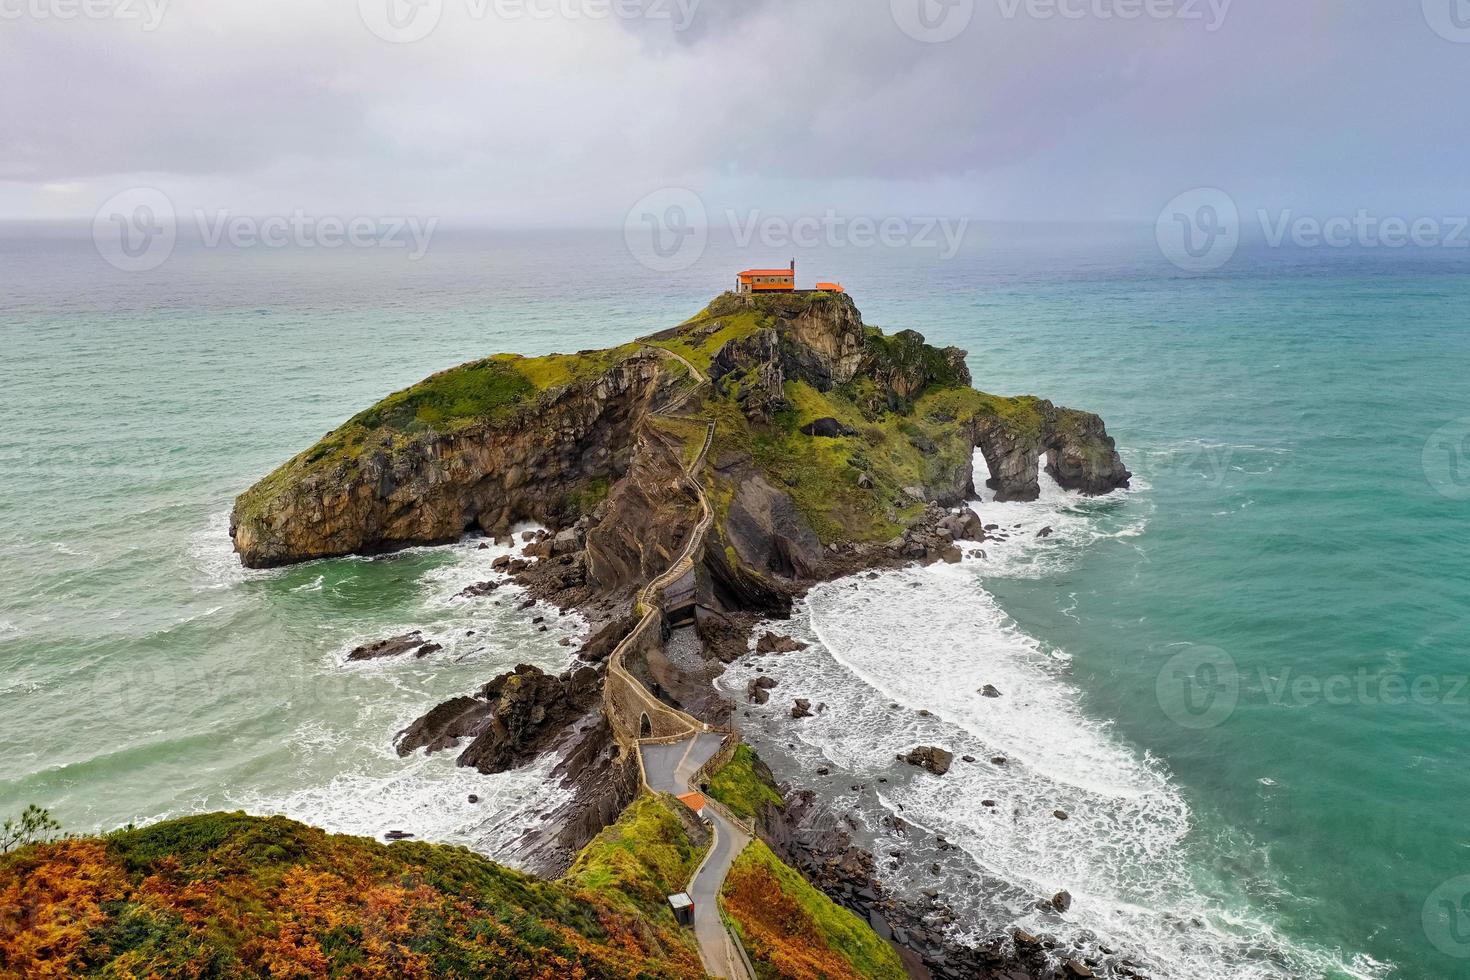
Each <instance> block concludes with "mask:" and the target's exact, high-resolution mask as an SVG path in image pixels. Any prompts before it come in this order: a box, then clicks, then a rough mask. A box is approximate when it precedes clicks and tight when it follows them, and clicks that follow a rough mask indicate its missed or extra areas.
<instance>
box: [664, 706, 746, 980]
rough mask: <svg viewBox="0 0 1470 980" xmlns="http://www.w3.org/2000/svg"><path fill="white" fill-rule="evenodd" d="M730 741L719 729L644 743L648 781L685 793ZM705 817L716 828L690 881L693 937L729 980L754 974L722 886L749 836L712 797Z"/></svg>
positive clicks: (710, 967) (715, 970)
mask: <svg viewBox="0 0 1470 980" xmlns="http://www.w3.org/2000/svg"><path fill="white" fill-rule="evenodd" d="M724 741H725V736H723V735H717V734H714V733H706V734H700V735H695V736H694V737H692V738H687V739H685V740H684V741H682V742H672V743H666V744H647V743H645V744H643V745H640V746H639V747H638V751H639V752H641V753H642V754H643V771H644V773H645V775H646V778H647V780H648V786H649V788H650V789H653V790H655V791H657V792H660V793H673V794H674V795H675V796H682V795H683V794H685V793H689V792H694V791H697V790H698V789H699V787H697V786H694V785H693V784H692V782H691V781H692V780H693V779H694V774H695V773H696V772H698V771H699V767H700V766H702V765H704V764H705V763H706V762H707V761H709V759H710V758H712V757H713V756H714V754H715V753H716V752H718V751H719V750H720V745H721V744H722V743H723V742H724ZM704 815H705V817H706V818H707V819H708V820H709V822H710V827H711V828H712V829H713V831H714V839H713V840H712V841H710V846H709V853H708V854H706V855H705V858H704V861H703V863H701V864H700V866H699V870H697V871H695V872H694V880H693V881H691V882H690V883H689V897H690V898H692V899H694V938H695V939H696V940H697V941H698V942H699V958H700V959H701V960H702V961H703V962H704V968H705V970H706V971H707V972H708V973H709V974H710V976H714V977H726V978H728V980H754V978H752V977H750V975H749V973H748V972H747V971H746V969H745V961H744V960H743V959H741V957H740V954H739V953H737V952H736V951H735V946H734V943H733V942H732V941H731V939H730V934H729V933H728V932H727V931H726V930H725V923H724V922H723V921H721V919H720V889H721V888H722V887H723V886H724V884H725V876H726V875H728V874H729V873H730V866H731V865H733V864H734V863H735V859H736V858H737V857H739V856H740V852H741V851H743V850H745V845H747V844H749V843H750V836H749V835H748V834H746V833H745V831H743V830H741V829H740V828H739V827H738V826H736V825H735V824H734V823H733V822H732V821H731V820H730V819H729V818H728V817H727V816H725V814H724V813H723V812H722V810H721V809H720V807H719V805H718V804H717V803H715V802H713V801H710V802H709V804H708V805H707V806H706V807H705V810H704Z"/></svg>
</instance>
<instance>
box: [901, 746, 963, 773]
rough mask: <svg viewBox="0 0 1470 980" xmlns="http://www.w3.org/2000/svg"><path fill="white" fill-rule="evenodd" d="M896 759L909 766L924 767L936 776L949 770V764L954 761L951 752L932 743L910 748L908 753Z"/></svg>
mask: <svg viewBox="0 0 1470 980" xmlns="http://www.w3.org/2000/svg"><path fill="white" fill-rule="evenodd" d="M898 759H899V761H900V762H907V763H908V764H909V765H911V766H918V767H919V768H920V769H926V770H928V771H929V772H932V773H933V774H934V775H936V776H943V775H944V774H945V773H947V772H949V767H950V765H952V764H953V763H954V755H953V754H951V753H949V752H946V751H945V750H944V749H941V748H938V747H936V746H933V745H921V746H919V747H918V748H915V749H913V750H911V751H910V752H909V753H908V755H900V756H899V757H898Z"/></svg>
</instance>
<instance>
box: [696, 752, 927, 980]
mask: <svg viewBox="0 0 1470 980" xmlns="http://www.w3.org/2000/svg"><path fill="white" fill-rule="evenodd" d="M709 792H710V795H711V796H713V797H714V798H715V799H717V800H719V801H720V802H721V803H723V804H724V805H725V806H726V807H727V808H728V809H730V810H731V811H733V812H734V813H737V814H739V815H740V816H742V817H750V818H753V817H755V816H757V815H758V813H759V812H760V810H761V808H762V806H763V805H765V804H770V805H773V806H776V807H782V806H784V805H785V802H784V801H783V800H782V798H781V794H780V793H779V792H778V791H777V789H776V787H775V785H774V784H773V783H772V781H771V775H770V772H769V770H767V769H766V767H765V766H764V764H762V763H761V761H760V757H759V756H757V755H756V754H755V752H754V751H753V750H752V749H751V748H750V747H749V746H747V745H741V746H740V747H739V748H738V749H737V750H736V752H735V755H734V757H733V758H732V759H731V760H730V761H729V762H727V763H726V764H725V765H723V766H721V767H720V769H719V770H717V771H716V772H715V774H714V776H713V777H711V779H710V787H709ZM721 898H722V902H723V905H724V910H725V913H726V916H727V918H728V919H729V920H730V921H731V922H732V923H733V924H734V926H735V928H736V931H737V932H738V933H739V934H740V939H741V942H742V943H744V945H745V948H746V952H747V953H749V954H750V957H751V960H752V962H753V963H754V964H755V967H756V972H757V973H758V974H759V975H760V976H759V980H773V978H791V980H798V978H800V980H805V978H808V977H828V978H832V980H837V978H852V977H864V978H867V977H881V978H884V980H898V978H900V977H903V976H904V970H903V966H902V964H901V963H900V962H899V959H898V954H897V953H896V952H894V950H893V948H892V947H891V946H889V945H888V944H887V943H886V942H884V941H883V940H882V939H880V938H879V937H878V935H877V933H875V932H873V930H872V929H871V928H870V927H869V926H868V924H867V923H866V922H864V921H863V920H862V919H860V918H858V917H857V916H855V915H853V914H852V913H851V912H849V911H847V910H846V909H844V908H842V907H841V906H838V905H836V904H835V903H833V902H832V900H831V899H829V898H828V897H827V896H826V895H824V894H822V893H821V891H819V890H818V889H816V888H814V887H813V886H812V885H811V884H809V883H808V882H807V881H806V879H805V878H803V877H802V876H801V875H800V874H799V873H797V872H796V871H795V870H794V869H793V868H791V867H790V866H789V865H786V864H784V863H783V862H782V861H781V860H780V859H779V858H778V857H776V855H775V854H773V853H772V852H771V850H770V848H768V847H766V845H765V844H762V843H761V842H760V841H756V842H755V843H753V844H751V845H750V846H749V847H748V848H746V849H745V851H744V852H743V853H742V854H741V855H740V857H739V858H738V859H737V860H736V862H735V866H734V867H733V868H732V869H731V871H730V876H729V877H728V878H726V879H725V888H724V890H723V893H722V896H721Z"/></svg>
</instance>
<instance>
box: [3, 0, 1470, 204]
mask: <svg viewBox="0 0 1470 980" xmlns="http://www.w3.org/2000/svg"><path fill="white" fill-rule="evenodd" d="M1467 81H1470V0H1392V2H1389V0H1359V2H1352V0H1346V2H1345V0H0V219H50V218H71V217H75V218H88V219H90V218H91V217H92V216H93V215H94V214H96V213H97V212H98V208H99V206H101V205H102V204H103V202H105V201H107V200H108V199H109V198H111V197H112V196H113V195H116V194H118V193H120V192H125V191H128V190H130V189H133V188H139V187H143V188H156V189H159V190H161V191H162V192H163V193H165V194H167V195H168V197H169V198H170V200H172V201H173V202H174V203H175V204H176V206H177V207H179V208H180V209H181V210H184V209H191V208H192V209H210V210H225V211H229V212H231V213H237V214H288V213H292V212H297V211H306V212H308V213H313V214H322V213H329V214H336V215H342V216H352V215H358V214H366V215H432V216H434V217H435V218H436V219H439V220H441V221H442V222H444V223H446V224H453V223H464V224H474V225H489V226H506V227H525V226H553V227H603V226H607V227H613V226H619V225H621V224H622V223H623V222H624V221H625V218H626V216H627V215H628V214H629V211H630V209H631V208H634V207H635V206H636V205H637V203H638V202H639V201H641V200H644V199H646V198H647V197H648V196H649V195H657V194H659V193H662V192H666V191H667V190H669V189H679V190H686V191H690V192H692V193H693V194H694V195H696V199H697V200H698V201H699V202H700V204H701V205H703V206H704V207H705V208H706V209H707V210H708V212H709V213H710V214H712V215H719V214H722V213H726V212H727V211H728V210H730V209H738V210H742V211H748V210H750V209H759V211H761V212H762V213H769V214H785V215H808V214H811V215H820V214H824V213H827V212H830V211H833V210H835V211H838V212H840V213H844V214H863V215H874V216H882V215H889V214H897V215H952V216H967V217H971V218H975V219H989V220H1007V221H1115V220H1116V221H1149V222H1151V221H1153V220H1154V218H1155V217H1156V216H1157V215H1158V214H1159V212H1160V209H1161V208H1162V207H1164V206H1165V204H1166V202H1168V201H1169V200H1170V199H1172V198H1174V197H1175V196H1176V195H1178V194H1180V193H1181V192H1185V191H1189V190H1191V189H1193V188H1201V187H1205V188H1212V187H1213V188H1223V189H1225V190H1226V191H1227V192H1228V193H1229V194H1230V195H1231V196H1232V198H1233V199H1234V200H1236V201H1238V202H1240V204H1241V206H1242V208H1245V209H1252V208H1278V209H1279V208H1291V209H1294V210H1295V211H1297V212H1300V213H1316V214H1321V215H1339V214H1346V215H1351V214H1353V213H1355V212H1357V211H1359V210H1360V209H1369V210H1372V211H1375V212H1381V213H1390V214H1401V215H1408V216H1414V215H1419V214H1431V215H1456V214H1465V213H1470V194H1467V191H1470V167H1467V166H1466V150H1467V147H1470V99H1466V98H1465V97H1464V93H1465V90H1466V83H1467Z"/></svg>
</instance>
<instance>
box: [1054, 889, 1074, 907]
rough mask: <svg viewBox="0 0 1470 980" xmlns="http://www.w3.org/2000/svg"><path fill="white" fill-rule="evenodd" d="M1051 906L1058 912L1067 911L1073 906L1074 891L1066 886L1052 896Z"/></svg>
mask: <svg viewBox="0 0 1470 980" xmlns="http://www.w3.org/2000/svg"><path fill="white" fill-rule="evenodd" d="M1051 907H1052V908H1054V909H1056V910H1057V911H1058V912H1065V911H1067V910H1068V909H1070V908H1071V907H1072V893H1071V892H1069V891H1067V890H1066V889H1065V888H1064V889H1062V890H1061V891H1059V892H1057V893H1056V894H1055V895H1053V896H1052V897H1051Z"/></svg>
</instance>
